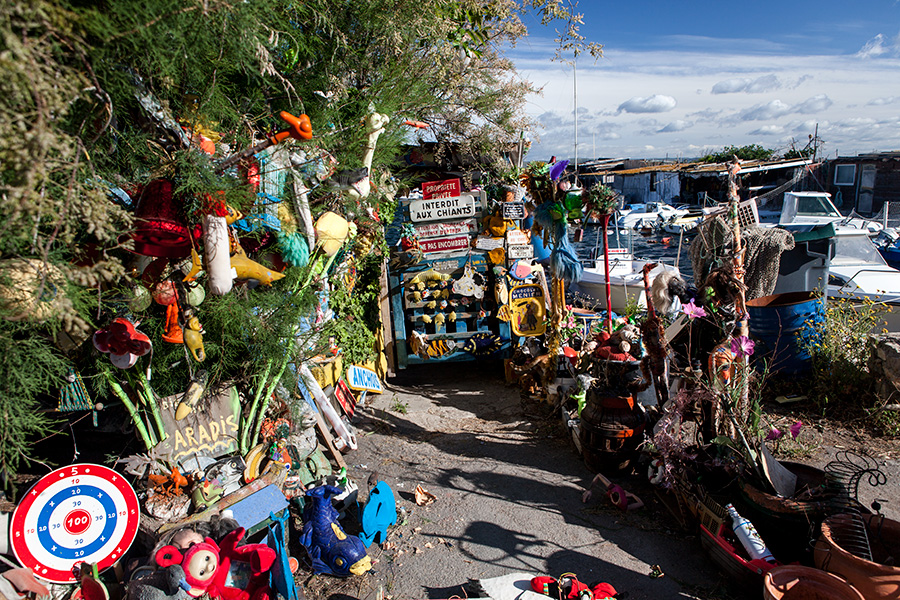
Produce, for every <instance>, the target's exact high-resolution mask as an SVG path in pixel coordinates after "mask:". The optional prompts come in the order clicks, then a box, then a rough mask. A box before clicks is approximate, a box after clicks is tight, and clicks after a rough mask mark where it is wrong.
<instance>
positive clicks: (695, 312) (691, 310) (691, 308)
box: [681, 299, 706, 319]
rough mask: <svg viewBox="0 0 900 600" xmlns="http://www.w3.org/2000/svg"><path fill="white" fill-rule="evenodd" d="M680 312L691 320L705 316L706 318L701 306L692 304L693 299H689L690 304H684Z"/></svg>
mask: <svg viewBox="0 0 900 600" xmlns="http://www.w3.org/2000/svg"><path fill="white" fill-rule="evenodd" d="M681 311H682V312H683V313H684V314H686V315H687V316H688V317H690V318H691V319H695V318H697V317H705V316H706V311H705V310H704V309H703V307H702V306H697V305H696V304H694V300H693V299H691V301H690V302H688V303H687V304H685V305H684V306H683V307H681Z"/></svg>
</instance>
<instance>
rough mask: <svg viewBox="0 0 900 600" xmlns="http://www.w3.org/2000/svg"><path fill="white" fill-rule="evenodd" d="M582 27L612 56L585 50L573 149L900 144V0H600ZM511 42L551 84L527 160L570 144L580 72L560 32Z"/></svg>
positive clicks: (831, 150) (651, 152) (634, 153)
mask: <svg viewBox="0 0 900 600" xmlns="http://www.w3.org/2000/svg"><path fill="white" fill-rule="evenodd" d="M578 12H581V13H583V14H584V25H583V26H582V27H581V32H582V34H583V35H585V37H587V38H588V39H589V40H591V41H595V42H599V43H601V44H603V45H604V57H603V58H601V59H599V60H598V61H596V62H594V60H593V59H592V58H591V57H589V56H584V55H582V56H581V57H579V59H578V72H577V87H578V156H579V158H588V157H600V156H602V157H621V158H625V157H630V158H658V157H665V156H668V157H669V158H679V157H681V158H690V157H694V156H697V155H700V154H703V153H704V152H705V151H709V150H718V149H721V148H723V147H724V146H727V145H732V144H733V145H737V146H743V145H746V144H760V145H762V146H765V147H767V148H775V149H778V150H781V151H783V150H786V149H789V148H790V147H791V145H792V143H793V144H795V145H796V146H797V147H803V146H804V145H805V144H806V143H807V141H808V139H809V136H810V135H811V134H813V133H814V131H815V128H816V125H817V124H818V128H819V138H820V139H821V141H822V146H821V152H822V153H824V154H825V155H828V156H834V155H835V154H840V155H841V156H848V155H854V154H857V153H861V152H872V151H878V150H882V151H886V150H900V0H872V1H869V2H866V1H865V0H864V1H863V2H860V3H850V2H846V1H844V2H836V1H832V0H820V1H818V2H809V1H806V0H803V1H792V0H786V1H782V2H773V1H770V0H758V1H757V2H755V3H752V4H751V3H729V2H706V1H704V2H673V1H671V0H670V1H667V2H661V1H656V0H653V1H643V2H641V1H634V0H632V1H631V2H628V1H625V2H621V1H620V2H615V3H613V2H600V1H599V0H581V1H580V2H579V6H578ZM527 24H528V26H529V33H530V35H529V36H528V38H526V39H525V40H523V41H522V42H520V43H519V44H518V46H517V47H516V48H514V49H513V50H511V51H510V52H508V55H509V56H510V58H512V60H513V61H514V62H515V64H516V67H517V69H518V72H519V75H520V76H521V77H523V78H525V79H527V80H529V81H531V82H532V83H534V84H535V85H536V86H537V87H540V88H542V90H543V94H542V95H540V96H534V97H531V98H529V102H528V108H527V110H528V112H529V114H530V115H531V116H532V117H534V118H535V119H536V120H537V121H538V122H539V124H540V127H538V129H537V131H535V132H534V134H533V135H531V139H532V142H533V146H532V149H531V152H530V153H529V158H530V159H533V160H546V159H548V158H549V157H550V156H551V155H557V156H561V157H562V156H566V157H571V156H572V154H573V153H574V109H575V103H574V97H573V96H574V94H573V87H574V85H573V70H572V67H571V66H569V65H565V64H563V63H559V62H552V61H551V58H552V56H553V51H554V48H555V44H554V42H553V37H554V32H553V31H552V29H551V30H548V29H546V28H542V27H541V26H540V25H539V24H537V23H527Z"/></svg>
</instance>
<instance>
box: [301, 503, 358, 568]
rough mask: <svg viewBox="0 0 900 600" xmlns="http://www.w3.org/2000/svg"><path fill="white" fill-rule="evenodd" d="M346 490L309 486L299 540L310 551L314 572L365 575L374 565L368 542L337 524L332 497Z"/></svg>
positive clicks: (336, 514) (336, 513)
mask: <svg viewBox="0 0 900 600" xmlns="http://www.w3.org/2000/svg"><path fill="white" fill-rule="evenodd" d="M341 493H343V490H341V489H340V488H338V487H335V486H333V485H320V486H318V487H315V488H313V489H311V490H307V492H306V499H307V504H306V507H305V508H304V509H303V531H302V532H301V533H300V543H301V544H303V546H304V547H305V548H306V550H307V552H308V553H309V558H310V560H311V561H312V568H313V572H315V573H316V574H317V575H318V574H320V573H327V574H328V575H337V576H339V577H346V576H348V575H362V574H363V573H365V572H366V571H368V570H369V569H371V568H372V559H371V558H369V556H368V554H366V546H365V545H364V544H363V542H362V540H361V539H359V538H358V537H356V536H355V535H347V534H346V533H344V530H343V529H341V526H340V524H338V512H337V511H336V510H335V509H334V506H332V504H331V497H332V496H338V495H340V494H341Z"/></svg>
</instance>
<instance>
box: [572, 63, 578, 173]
mask: <svg viewBox="0 0 900 600" xmlns="http://www.w3.org/2000/svg"><path fill="white" fill-rule="evenodd" d="M577 60H578V56H577V55H576V57H575V59H574V60H573V61H572V84H573V86H572V87H573V94H572V95H573V98H574V103H575V186H576V187H577V186H578V63H577Z"/></svg>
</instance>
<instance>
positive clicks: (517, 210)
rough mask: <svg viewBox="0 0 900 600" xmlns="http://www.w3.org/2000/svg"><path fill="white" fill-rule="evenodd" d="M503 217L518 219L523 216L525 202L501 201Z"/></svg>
mask: <svg viewBox="0 0 900 600" xmlns="http://www.w3.org/2000/svg"><path fill="white" fill-rule="evenodd" d="M503 218H504V219H511V220H518V219H524V218H525V203H524V202H504V203H503Z"/></svg>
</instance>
